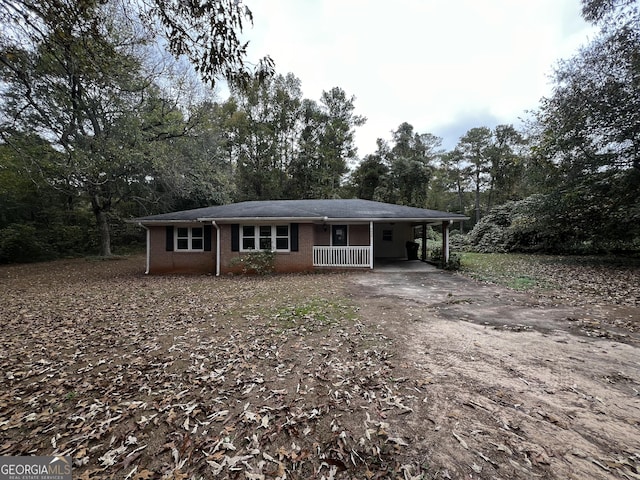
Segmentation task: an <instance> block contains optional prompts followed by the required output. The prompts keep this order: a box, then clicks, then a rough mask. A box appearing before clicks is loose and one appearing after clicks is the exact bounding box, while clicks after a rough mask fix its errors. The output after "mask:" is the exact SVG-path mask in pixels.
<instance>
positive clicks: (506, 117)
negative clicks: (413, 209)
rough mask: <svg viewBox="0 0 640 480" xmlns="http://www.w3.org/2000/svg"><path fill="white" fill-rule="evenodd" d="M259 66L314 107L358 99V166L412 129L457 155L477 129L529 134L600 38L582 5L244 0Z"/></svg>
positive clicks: (519, 0) (511, 0) (542, 0)
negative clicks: (558, 78)
mask: <svg viewBox="0 0 640 480" xmlns="http://www.w3.org/2000/svg"><path fill="white" fill-rule="evenodd" d="M244 4H245V5H247V6H248V7H249V9H250V10H251V11H252V12H253V15H254V25H253V27H252V28H247V29H246V30H245V34H246V38H247V39H248V40H249V42H250V43H249V50H248V53H249V60H250V61H251V60H254V61H255V60H257V59H258V58H261V57H263V56H264V55H270V56H271V58H273V60H274V61H275V64H276V72H277V73H279V74H282V75H286V74H287V73H289V72H291V73H293V74H294V75H295V76H297V77H298V78H300V80H301V82H302V91H303V95H304V97H305V98H310V99H314V100H319V99H320V96H321V94H322V91H323V90H330V89H331V88H333V87H336V86H337V87H340V88H342V89H343V90H345V92H346V93H347V94H348V95H349V96H351V95H353V96H355V97H356V101H355V107H356V109H355V113H356V114H358V115H364V116H365V117H367V123H366V124H365V125H364V126H362V127H358V128H357V129H356V144H357V146H358V155H359V156H360V157H363V156H364V155H366V154H369V153H373V152H374V151H375V149H376V139H377V138H383V139H385V140H390V138H391V131H393V130H395V129H396V128H397V127H398V126H399V125H400V124H401V123H402V122H408V123H410V124H411V125H413V127H414V131H416V132H419V133H432V134H434V135H437V136H439V137H442V138H443V147H444V148H447V149H451V148H453V147H454V146H455V144H456V143H457V141H458V139H459V138H460V136H462V135H464V134H465V133H466V132H467V131H468V130H469V129H470V128H473V127H480V126H487V127H490V128H493V127H495V126H496V125H498V124H505V123H506V124H509V123H510V124H514V125H516V126H517V125H519V124H520V123H521V119H522V118H525V117H526V116H527V111H531V110H535V109H536V108H537V106H538V105H539V100H540V99H541V98H542V97H543V96H545V95H549V94H550V92H551V87H552V82H551V74H552V72H553V67H554V65H556V64H557V62H558V61H559V60H560V59H562V58H569V57H571V56H572V55H573V54H574V53H575V52H576V51H577V49H578V48H579V46H580V45H582V44H585V43H586V42H587V41H588V39H589V38H592V37H593V34H594V31H593V29H592V28H591V27H590V26H589V25H587V24H586V23H585V22H584V21H583V20H582V18H581V16H580V0H386V1H383V0H244Z"/></svg>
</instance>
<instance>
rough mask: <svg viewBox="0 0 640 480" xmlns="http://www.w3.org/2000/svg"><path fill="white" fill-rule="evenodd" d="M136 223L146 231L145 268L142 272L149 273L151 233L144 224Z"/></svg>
mask: <svg viewBox="0 0 640 480" xmlns="http://www.w3.org/2000/svg"><path fill="white" fill-rule="evenodd" d="M138 225H139V226H141V227H142V228H144V229H145V230H146V231H147V269H146V270H145V272H144V274H145V275H149V268H150V260H151V252H150V243H151V238H150V237H151V234H150V233H149V229H148V228H147V227H146V226H144V225H143V224H141V223H138Z"/></svg>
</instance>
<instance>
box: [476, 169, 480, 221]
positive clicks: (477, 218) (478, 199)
mask: <svg viewBox="0 0 640 480" xmlns="http://www.w3.org/2000/svg"><path fill="white" fill-rule="evenodd" d="M479 221H480V173H479V172H478V173H476V223H478V222H479Z"/></svg>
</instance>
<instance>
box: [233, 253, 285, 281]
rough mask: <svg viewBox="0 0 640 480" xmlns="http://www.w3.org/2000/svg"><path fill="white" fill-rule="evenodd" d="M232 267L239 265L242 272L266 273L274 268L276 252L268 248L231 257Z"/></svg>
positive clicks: (271, 271)
mask: <svg viewBox="0 0 640 480" xmlns="http://www.w3.org/2000/svg"><path fill="white" fill-rule="evenodd" d="M230 265H231V266H232V267H240V269H241V271H242V273H252V274H257V275H268V274H270V273H273V272H274V271H275V269H276V253H275V252H272V251H269V250H256V251H253V252H249V253H244V254H242V255H240V256H238V257H235V258H233V259H231V262H230Z"/></svg>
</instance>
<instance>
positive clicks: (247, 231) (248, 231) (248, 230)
mask: <svg viewBox="0 0 640 480" xmlns="http://www.w3.org/2000/svg"><path fill="white" fill-rule="evenodd" d="M254 232H255V230H254V227H253V225H244V226H243V227H242V236H243V237H253V235H254Z"/></svg>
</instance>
